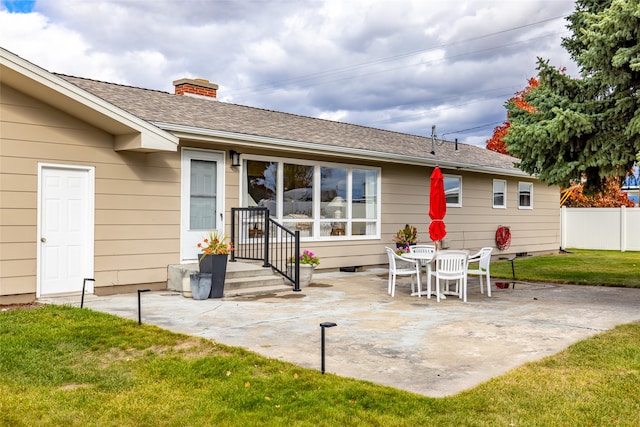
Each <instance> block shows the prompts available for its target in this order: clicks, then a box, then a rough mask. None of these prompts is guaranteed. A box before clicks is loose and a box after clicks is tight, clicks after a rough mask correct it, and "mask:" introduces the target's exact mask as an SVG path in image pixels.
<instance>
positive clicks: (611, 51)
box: [504, 0, 640, 194]
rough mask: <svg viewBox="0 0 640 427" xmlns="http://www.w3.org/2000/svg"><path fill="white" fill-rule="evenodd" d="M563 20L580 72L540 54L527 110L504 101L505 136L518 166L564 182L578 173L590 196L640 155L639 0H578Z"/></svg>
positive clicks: (568, 46) (553, 181)
mask: <svg viewBox="0 0 640 427" xmlns="http://www.w3.org/2000/svg"><path fill="white" fill-rule="evenodd" d="M568 21H569V25H568V28H569V29H570V30H571V31H572V33H573V35H572V36H570V37H568V38H566V39H564V40H563V47H565V49H567V51H568V52H569V53H570V54H571V56H572V58H573V60H574V61H575V62H576V63H577V64H578V66H579V67H580V73H581V77H580V78H571V77H570V76H568V75H566V74H565V73H564V72H563V70H562V69H558V68H555V67H553V66H551V65H549V62H548V61H546V60H543V59H539V60H538V71H539V81H540V85H539V86H538V87H536V88H533V89H532V90H531V91H530V92H529V93H528V94H526V95H525V100H526V102H527V103H528V104H530V105H531V106H533V107H534V108H533V109H523V108H522V107H521V106H518V105H517V104H516V103H515V102H513V100H510V101H508V102H507V104H506V107H507V110H508V114H509V121H510V128H509V132H508V134H507V135H506V136H505V137H504V140H505V142H506V143H507V149H508V152H509V153H510V154H511V155H513V156H515V157H518V158H520V159H521V162H520V168H521V169H522V170H524V171H526V172H529V173H532V174H537V175H538V177H539V178H540V179H541V180H542V181H545V182H547V183H549V184H556V185H560V186H563V187H569V186H570V184H571V183H572V182H578V181H579V180H580V178H583V177H584V178H586V179H587V181H586V186H585V193H588V194H590V193H593V192H596V191H598V190H602V189H603V188H604V187H605V183H606V178H607V177H620V176H624V175H625V174H626V172H627V171H629V170H630V169H631V167H632V165H633V163H634V161H635V160H636V159H640V108H639V107H640V0H578V1H577V2H576V9H575V11H574V13H573V14H572V15H571V16H569V18H568Z"/></svg>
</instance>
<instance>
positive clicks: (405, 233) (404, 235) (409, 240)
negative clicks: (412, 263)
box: [393, 224, 418, 249]
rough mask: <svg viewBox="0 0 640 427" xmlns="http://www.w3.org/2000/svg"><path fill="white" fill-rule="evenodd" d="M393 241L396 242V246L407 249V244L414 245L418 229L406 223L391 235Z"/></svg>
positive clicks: (416, 240)
mask: <svg viewBox="0 0 640 427" xmlns="http://www.w3.org/2000/svg"><path fill="white" fill-rule="evenodd" d="M393 241H394V242H395V243H396V248H407V249H409V246H411V245H415V244H416V243H417V242H418V229H417V228H416V227H414V226H412V225H409V224H407V225H405V226H404V228H401V229H400V230H398V232H397V233H396V235H395V236H393Z"/></svg>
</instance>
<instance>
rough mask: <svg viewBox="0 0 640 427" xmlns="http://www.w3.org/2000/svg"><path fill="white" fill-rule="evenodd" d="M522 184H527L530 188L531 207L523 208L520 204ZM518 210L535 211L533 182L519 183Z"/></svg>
mask: <svg viewBox="0 0 640 427" xmlns="http://www.w3.org/2000/svg"><path fill="white" fill-rule="evenodd" d="M520 184H526V185H528V186H529V201H530V203H529V206H522V205H521V204H520ZM518 209H533V182H527V181H519V182H518Z"/></svg>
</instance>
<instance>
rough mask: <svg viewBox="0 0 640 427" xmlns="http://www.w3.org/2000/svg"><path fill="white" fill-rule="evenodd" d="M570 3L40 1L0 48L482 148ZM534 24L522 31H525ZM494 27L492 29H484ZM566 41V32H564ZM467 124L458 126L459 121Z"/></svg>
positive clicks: (11, 27)
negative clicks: (190, 80)
mask: <svg viewBox="0 0 640 427" xmlns="http://www.w3.org/2000/svg"><path fill="white" fill-rule="evenodd" d="M573 8H574V5H573V1H569V0H468V1H460V2H456V3H454V4H451V3H447V2H441V1H436V0H415V1H413V0H411V1H409V0H381V1H375V2H372V1H369V0H350V1H348V2H346V1H343V0H273V1H262V0H244V1H235V0H190V1H182V2H175V1H169V0H92V1H85V0H39V1H37V2H36V3H35V8H34V11H33V12H31V13H22V14H15V13H8V12H7V11H6V10H0V46H2V47H3V48H5V49H8V50H10V51H12V52H14V53H16V54H18V55H20V56H22V57H23V58H25V59H27V60H29V61H31V62H33V63H35V64H37V65H39V66H42V67H43V68H46V69H48V70H50V71H54V72H59V73H65V74H71V75H76V76H80V77H87V78H94V79H99V80H106V81H112V82H116V83H123V84H130V85H134V86H140V87H147V88H151V89H160V90H166V91H172V90H173V87H172V81H173V80H175V79H178V78H181V77H201V78H205V79H208V80H210V81H212V82H215V83H218V84H219V85H220V91H219V97H220V98H221V99H222V100H228V101H232V102H236V103H241V104H246V105H252V106H256V107H262V108H269V109H273V110H280V111H288V112H292V113H296V114H305V115H312V116H315V117H322V118H327V119H331V120H340V121H348V122H353V123H359V124H367V125H371V126H374V127H381V128H387V129H392V130H397V131H403V132H408V133H414V134H422V135H430V133H431V126H432V125H434V124H435V125H437V128H438V129H439V131H438V133H439V134H443V133H447V132H453V131H463V130H464V132H458V133H449V134H446V135H445V136H446V137H447V138H451V139H453V138H456V137H457V138H458V139H459V140H460V141H461V142H469V143H477V144H479V145H483V143H484V141H485V140H486V139H487V138H489V137H490V136H491V133H492V131H493V126H489V127H486V126H485V127H481V126H482V125H486V124H487V123H492V122H498V121H502V120H504V119H505V118H506V112H505V110H504V107H503V105H504V102H505V101H506V100H507V99H508V98H509V97H511V96H512V95H513V94H514V93H515V92H516V91H519V90H522V89H523V88H524V87H525V86H526V84H527V79H528V78H530V77H532V76H535V75H536V70H535V67H536V57H538V56H540V57H543V58H547V59H550V61H551V63H552V64H554V65H557V66H568V67H569V72H570V73H573V71H574V70H575V67H574V66H572V63H571V61H570V58H569V55H568V54H567V53H566V52H565V51H564V50H563V49H562V47H561V46H560V38H561V36H562V34H560V33H562V32H563V31H565V25H566V22H565V21H564V20H563V19H553V20H549V21H548V22H544V23H537V24H534V23H536V22H540V21H543V20H546V19H549V18H554V17H559V16H562V15H567V14H569V13H571V12H572V11H573ZM531 24H534V25H531ZM491 34H493V35H491ZM564 35H565V36H566V35H568V34H567V33H565V34H564ZM471 128H478V129H475V130H471V131H466V129H471Z"/></svg>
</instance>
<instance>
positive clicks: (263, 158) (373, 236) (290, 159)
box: [239, 154, 382, 242]
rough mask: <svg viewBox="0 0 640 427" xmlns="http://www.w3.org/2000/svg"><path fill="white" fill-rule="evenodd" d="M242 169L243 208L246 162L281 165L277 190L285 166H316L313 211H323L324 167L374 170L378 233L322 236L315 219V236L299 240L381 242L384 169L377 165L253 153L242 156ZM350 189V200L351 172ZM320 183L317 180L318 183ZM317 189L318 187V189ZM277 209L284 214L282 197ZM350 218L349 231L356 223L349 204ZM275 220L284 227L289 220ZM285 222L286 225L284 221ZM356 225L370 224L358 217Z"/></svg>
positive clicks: (376, 228)
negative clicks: (287, 164)
mask: <svg viewBox="0 0 640 427" xmlns="http://www.w3.org/2000/svg"><path fill="white" fill-rule="evenodd" d="M241 159H242V162H241V164H242V166H241V170H240V176H239V180H240V184H239V190H240V192H239V196H240V197H239V206H244V202H243V197H244V193H245V191H246V189H245V186H246V185H245V182H244V181H245V179H244V178H245V176H244V173H245V170H246V167H245V161H246V160H254V161H260V162H275V163H278V175H277V177H276V182H277V188H282V185H283V182H282V180H283V173H284V167H283V165H284V163H289V164H297V165H308V166H314V167H315V169H314V188H313V191H314V197H313V203H314V208H313V212H314V213H315V212H320V186H319V185H316V183H319V177H320V173H319V171H320V168H321V167H330V168H345V169H349V170H353V169H359V170H371V171H375V172H376V174H377V181H376V211H377V214H378V215H377V218H376V219H375V220H370V222H375V232H374V234H371V235H366V236H361V235H355V236H354V235H349V233H347V235H346V236H320V228H321V227H320V224H321V223H322V220H323V219H320V218H318V219H316V218H313V219H312V221H311V222H312V224H313V235H312V236H308V237H306V236H305V237H303V236H301V237H300V240H301V241H303V242H304V241H312V242H320V241H340V240H379V239H380V235H381V229H382V206H381V205H382V168H379V167H374V166H365V165H358V164H354V163H332V162H317V161H313V160H306V159H299V158H294V157H271V156H260V155H252V154H243V155H242V158H241ZM347 176H348V182H349V184H348V187H347V194H348V197H349V198H351V179H352V174H351V173H348V175H347ZM316 180H318V181H316ZM316 187H317V188H316ZM276 206H277V207H276V210H277V212H282V208H283V206H282V197H281V196H279V197H278V198H277V200H276ZM347 206H348V207H347V218H346V223H347V227H348V229H349V230H351V224H352V222H354V218H351V214H352V213H351V208H352V206H351V205H347ZM274 219H275V220H276V221H278V222H279V223H280V224H283V223H285V222H286V221H287V219H286V218H285V219H283V218H280V217H274ZM283 221H284V222H283ZM355 222H367V220H365V219H361V218H356V219H355Z"/></svg>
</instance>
